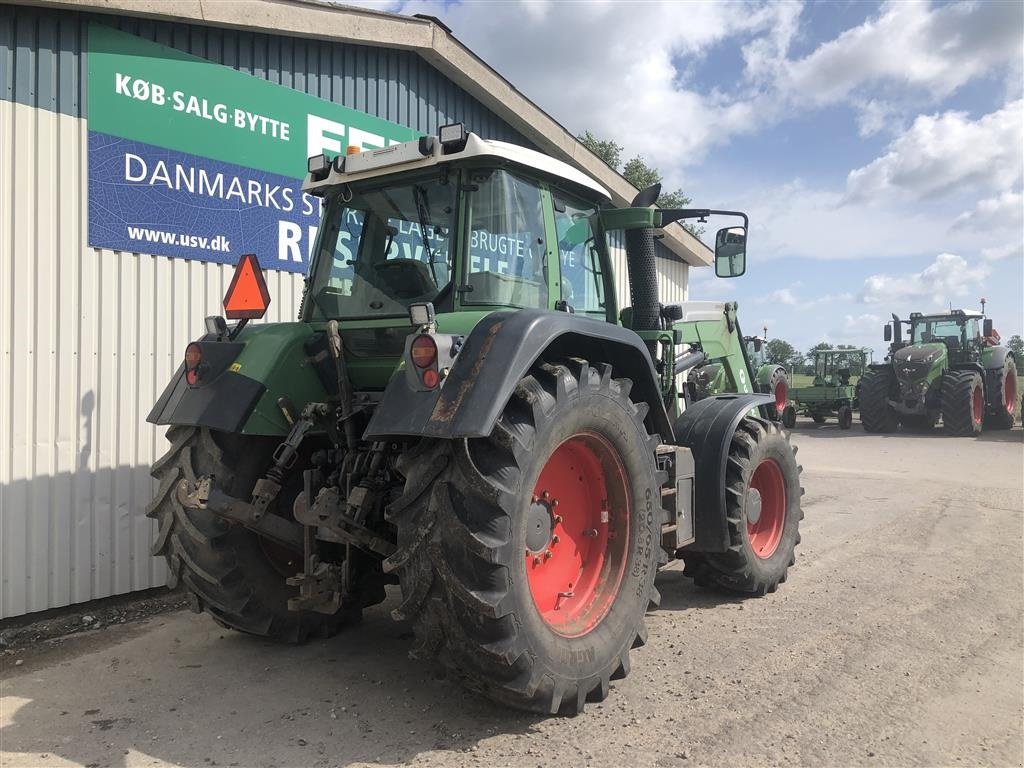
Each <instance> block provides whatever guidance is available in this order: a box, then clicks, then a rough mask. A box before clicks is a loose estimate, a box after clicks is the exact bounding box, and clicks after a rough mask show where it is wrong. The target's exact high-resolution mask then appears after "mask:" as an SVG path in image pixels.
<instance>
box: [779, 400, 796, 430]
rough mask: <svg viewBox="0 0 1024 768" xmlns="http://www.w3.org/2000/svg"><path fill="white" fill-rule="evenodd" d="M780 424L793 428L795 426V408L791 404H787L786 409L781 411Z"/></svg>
mask: <svg viewBox="0 0 1024 768" xmlns="http://www.w3.org/2000/svg"><path fill="white" fill-rule="evenodd" d="M782 426H784V427H785V428H786V429H793V427H795V426H796V408H794V407H793V406H792V405H787V406H786V410H784V411H783V412H782Z"/></svg>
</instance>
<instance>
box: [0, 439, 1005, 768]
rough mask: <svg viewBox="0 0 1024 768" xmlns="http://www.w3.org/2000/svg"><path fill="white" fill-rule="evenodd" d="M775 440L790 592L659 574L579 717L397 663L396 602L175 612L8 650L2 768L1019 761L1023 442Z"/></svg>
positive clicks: (400, 638) (406, 641)
mask: <svg viewBox="0 0 1024 768" xmlns="http://www.w3.org/2000/svg"><path fill="white" fill-rule="evenodd" d="M794 441H795V442H796V443H797V444H798V445H799V446H800V449H801V450H800V459H801V461H802V462H803V464H804V467H805V470H806V471H805V473H804V485H805V486H806V488H807V495H806V496H805V498H804V506H805V510H806V513H807V518H806V520H805V521H804V526H803V544H802V546H801V547H800V550H799V557H798V560H797V565H796V567H795V568H794V569H793V570H792V571H791V577H790V579H789V581H788V583H787V584H785V585H784V587H783V589H782V590H781V591H780V592H778V593H777V594H775V595H770V596H768V597H767V598H763V599H758V600H745V601H741V600H734V599H731V598H728V597H724V596H721V595H714V594H709V593H706V592H702V591H700V590H696V589H695V588H694V587H693V586H692V585H691V584H690V583H689V581H688V580H687V579H685V578H684V577H683V576H682V574H681V573H680V572H679V571H678V570H675V569H672V568H670V569H669V570H666V571H665V572H663V573H662V574H660V576H659V586H660V588H661V591H662V594H663V596H664V599H663V603H662V608H661V609H660V610H659V611H657V612H655V613H652V614H651V615H650V616H649V617H648V624H649V627H650V642H649V644H648V645H647V646H646V647H645V648H642V649H639V650H637V651H634V652H633V672H632V674H631V675H630V677H629V678H627V679H626V680H624V681H620V682H618V683H615V684H613V688H612V693H611V696H610V697H609V698H608V700H607V701H605V702H604V703H603V704H598V705H590V706H589V707H588V709H587V711H586V713H585V714H583V715H581V716H579V717H576V718H572V719H544V718H540V717H534V716H529V715H523V714H520V713H516V712H510V711H507V710H503V709H501V708H498V707H496V706H494V705H491V704H489V703H488V702H486V701H482V700H480V699H478V698H476V697H474V696H471V695H468V694H466V693H464V692H463V691H462V690H461V689H460V688H458V687H457V686H455V685H454V684H452V683H450V682H448V681H447V680H445V679H443V678H442V677H440V676H439V675H437V674H436V673H435V671H434V670H432V669H431V668H430V667H429V666H427V665H425V664H422V663H419V662H414V661H410V660H409V659H408V658H407V655H406V654H407V651H408V649H409V647H410V636H409V631H408V628H407V627H406V626H403V625H401V624H395V623H393V622H392V621H391V620H390V618H389V616H388V611H389V609H390V607H392V606H393V605H394V596H392V599H391V600H390V601H389V602H388V603H387V604H385V605H383V606H378V607H377V608H375V609H372V610H371V611H369V612H368V615H367V617H366V620H365V621H364V623H363V625H362V626H361V627H359V628H357V629H354V630H351V631H349V632H347V633H344V634H342V635H341V636H339V637H337V638H335V639H333V640H330V641H318V642H314V643H312V644H310V645H307V646H304V647H301V648H289V647H281V646H274V645H271V644H269V643H265V642H262V641H259V640H255V639H252V638H247V637H244V636H242V635H239V634H235V633H231V632H227V631H225V630H222V629H220V628H218V627H216V626H215V625H214V624H213V622H212V621H210V619H209V618H208V617H206V616H203V615H194V614H192V613H189V612H187V611H183V610H180V609H178V610H172V611H171V612H169V613H163V614H157V615H156V616H152V617H149V618H143V619H134V618H132V619H130V620H128V621H126V622H125V623H120V621H116V622H113V623H108V624H106V625H104V626H102V628H101V629H88V630H86V631H83V632H78V633H77V634H75V635H73V636H65V637H62V638H57V639H49V640H47V639H45V633H43V634H41V635H40V636H39V638H40V639H38V641H37V642H33V643H32V644H31V646H28V647H24V646H23V647H20V648H14V649H12V648H10V647H9V648H8V649H6V650H5V651H4V652H3V655H2V656H0V659H2V662H3V667H2V670H0V684H2V691H0V694H2V699H0V747H2V750H3V751H2V753H0V764H2V765H3V766H18V765H87V766H107V765H110V766H152V765H183V766H206V765H233V766H250V765H268V766H313V765H324V766H336V765H352V764H356V765H364V764H369V765H394V764H405V763H412V764H416V765H425V766H442V765H444V766H452V765H484V766H503V765H508V766H516V768H532V766H535V765H536V766H553V765H563V766H564V765H573V766H576V765H592V766H616V767H617V766H623V765H630V766H632V765H637V766H664V767H671V766H691V765H722V766H737V765H836V766H839V765H842V766H847V765H898V766H907V765H927V766H933V765H995V766H1007V765H1020V764H1021V763H1022V752H1024V740H1022V722H1024V703H1022V680H1024V669H1022V658H1024V642H1022V615H1024V610H1022V608H1024V605H1022V604H1024V598H1022V581H1024V566H1022V556H1021V555H1022V546H1024V544H1022V527H1024V522H1022V521H1024V499H1022V491H1024V469H1022V467H1024V441H1022V433H1021V430H1020V429H1019V428H1017V429H1015V430H1013V431H1012V432H1009V433H991V434H988V435H983V436H982V437H981V438H980V439H978V440H965V439H950V438H945V437H942V436H940V435H936V436H916V435H900V436H871V435H866V434H864V433H863V432H862V431H861V430H860V428H859V426H855V427H854V429H853V430H851V431H850V432H845V433H840V432H839V430H838V429H837V428H836V426H835V425H834V424H829V425H826V426H824V427H815V426H814V425H813V424H811V422H809V421H806V422H805V421H801V422H800V424H799V425H798V428H797V430H796V432H795V434H794ZM172 607H173V606H172ZM21 631H26V630H25V629H22V630H21Z"/></svg>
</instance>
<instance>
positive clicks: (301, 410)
mask: <svg viewBox="0 0 1024 768" xmlns="http://www.w3.org/2000/svg"><path fill="white" fill-rule="evenodd" d="M304 190H305V191H306V192H307V193H308V194H310V195H313V196H316V197H319V198H321V199H322V201H323V205H324V207H323V216H322V224H321V227H320V230H319V234H318V237H317V240H316V243H315V247H314V253H313V257H312V260H311V265H310V269H309V273H308V277H307V280H306V285H305V290H304V295H303V300H302V304H301V310H300V316H299V319H298V321H297V322H290V323H276V324H262V325H247V324H246V318H249V317H256V316H259V315H260V314H261V312H262V311H264V310H265V307H266V303H267V295H266V291H265V288H264V286H263V285H261V284H260V278H259V275H260V273H259V270H258V266H257V267H255V268H254V265H255V259H253V258H246V259H244V262H243V264H242V267H241V268H240V270H239V271H238V272H236V280H235V281H233V284H232V288H231V289H229V291H228V297H227V298H226V300H225V307H226V309H228V310H229V311H228V313H227V314H228V316H229V317H228V319H233V318H236V317H237V318H242V319H241V320H240V322H239V323H237V324H234V325H232V326H229V325H228V322H227V319H225V318H224V317H220V316H217V317H210V318H207V321H206V327H207V334H206V335H205V336H204V337H203V338H201V339H200V340H198V341H195V342H193V343H191V344H189V345H188V347H187V349H186V350H185V360H184V363H183V365H182V366H181V367H180V369H179V370H178V372H177V374H176V375H175V376H174V379H173V381H172V382H171V383H170V384H169V386H168V387H167V389H166V390H165V392H164V393H163V395H162V396H161V397H160V399H159V401H158V402H157V404H156V406H155V407H154V409H153V411H152V413H151V414H150V416H149V421H151V422H153V423H156V424H165V425H169V426H170V429H169V430H168V434H167V436H168V439H169V440H170V442H171V447H170V450H169V452H168V453H167V455H166V456H164V457H163V458H162V459H160V460H159V461H158V462H157V463H156V465H155V466H154V468H153V475H154V477H155V478H157V479H158V480H159V490H158V492H157V494H156V498H155V499H154V500H153V502H152V503H151V505H150V507H149V514H150V516H152V517H154V518H155V519H156V520H157V521H158V523H159V525H158V529H159V533H158V537H157V541H156V543H155V545H154V552H155V553H157V554H161V555H164V556H165V557H166V559H167V563H168V566H169V573H170V581H171V583H172V584H174V583H176V582H181V583H182V584H183V585H184V587H185V589H186V590H187V591H188V592H189V593H190V594H191V596H192V604H193V607H194V608H195V609H196V610H203V611H206V612H208V613H209V614H210V615H211V616H212V617H213V619H214V620H215V621H217V622H218V623H219V624H221V625H223V626H226V627H231V628H234V629H237V630H241V631H243V632H248V633H251V634H254V635H258V636H261V637H266V638H271V639H274V640H281V641H292V642H297V641H302V640H305V639H306V638H308V637H311V636H317V637H322V636H328V635H331V634H333V633H334V632H336V631H337V630H339V629H340V628H341V627H342V626H344V625H345V624H346V623H351V622H353V621H355V620H357V619H358V618H359V617H360V615H361V612H362V610H363V609H364V608H366V607H367V606H371V605H374V604H377V603H380V602H381V601H383V600H384V599H385V587H386V586H387V585H389V584H397V585H399V587H400V591H401V602H400V604H398V606H397V608H395V609H394V611H393V615H394V617H395V618H396V619H399V620H405V621H408V622H409V623H410V624H411V627H412V631H413V634H414V636H415V650H414V651H413V653H414V655H416V656H417V657H420V658H427V659H436V661H437V662H438V663H439V664H441V665H442V666H443V667H444V668H446V669H447V670H449V672H450V674H451V675H452V676H453V677H454V678H456V679H459V680H461V681H462V682H463V683H464V684H465V685H466V686H467V687H469V688H470V689H472V690H475V691H478V692H481V693H483V694H484V695H486V696H488V697H490V698H492V699H494V700H496V701H499V702H503V703H505V704H507V705H510V706H513V707H517V708H521V709H525V710H531V711H539V712H544V713H552V714H554V713H563V714H571V713H576V712H579V711H581V710H582V709H583V707H584V704H585V703H586V702H588V701H600V700H602V699H603V698H604V697H605V696H606V695H607V694H608V690H609V683H610V681H612V680H615V679H618V678H621V677H624V676H625V675H626V674H628V673H629V664H630V662H629V652H630V649H632V648H635V647H638V646H641V645H643V644H644V643H645V641H646V639H647V632H646V630H645V627H644V614H645V612H646V611H647V610H648V608H649V607H650V606H652V605H657V603H658V600H659V595H658V591H657V590H656V589H655V586H654V577H655V573H656V571H657V570H658V569H659V568H660V567H661V566H662V565H664V564H665V563H667V562H668V561H669V559H671V558H682V559H683V560H684V561H685V562H684V567H685V573H687V574H689V575H690V576H691V577H692V578H693V579H694V580H695V582H696V583H697V584H699V585H701V586H706V587H711V588H716V589H725V590H730V591H732V592H735V593H738V594H740V595H764V594H766V593H769V592H774V591H775V590H776V588H777V587H778V586H779V584H781V583H782V582H783V581H785V579H786V575H787V571H788V568H789V566H790V565H792V564H793V561H794V549H795V547H796V544H797V543H798V541H799V530H798V529H799V524H800V519H801V518H802V512H801V508H800V497H801V494H802V489H801V487H800V479H799V472H800V468H799V467H798V465H797V462H796V459H795V455H794V453H795V452H794V449H793V448H792V447H791V446H790V444H789V442H788V439H787V437H786V436H785V435H784V434H783V433H782V432H781V431H780V429H779V427H778V426H777V425H776V424H774V423H772V422H771V421H769V420H768V419H767V418H765V417H764V408H765V407H766V406H768V405H769V404H771V403H772V402H773V401H772V398H771V397H770V396H766V395H761V394H756V393H752V392H750V387H749V384H748V386H747V387H746V390H745V391H743V392H742V393H740V394H732V395H728V396H725V397H713V398H708V399H706V400H703V401H701V402H699V403H695V404H693V405H692V406H690V407H689V408H686V409H685V412H683V407H684V403H685V393H684V392H681V391H680V390H679V389H678V388H677V385H676V382H677V380H678V379H679V378H680V374H682V373H683V372H684V371H686V370H689V369H690V368H692V367H694V366H696V365H698V364H700V363H701V362H703V361H704V360H705V358H706V355H707V354H709V353H710V354H718V353H720V350H719V349H718V348H717V347H716V344H720V343H723V342H724V343H728V339H724V340H723V339H719V338H716V337H715V335H714V332H713V329H710V328H709V329H705V330H707V332H706V333H705V334H704V336H702V337H700V338H698V337H699V336H700V330H698V329H697V327H696V325H693V324H691V325H690V326H688V327H684V326H685V324H681V322H680V321H681V318H682V315H683V314H684V310H683V308H682V307H679V306H663V305H662V304H661V303H660V302H659V300H658V295H657V272H656V265H655V239H654V232H655V229H656V228H658V227H662V226H665V225H667V224H668V223H670V222H673V221H680V220H683V219H687V218H700V217H705V216H707V215H709V214H711V213H724V214H728V215H734V216H740V217H742V218H743V226H732V227H727V228H725V229H723V230H722V231H720V232H719V234H718V237H717V239H716V249H715V264H716V272H717V273H718V274H719V275H720V276H723V277H732V276H737V275H740V274H742V273H743V271H744V266H745V259H746V250H745V240H746V216H745V215H743V214H738V213H733V212H713V211H709V210H707V209H678V210H656V209H655V208H654V207H653V204H654V201H655V200H656V199H657V196H658V191H659V190H658V188H657V187H652V188H650V189H647V190H644V191H643V192H641V193H640V194H639V195H638V196H637V198H636V200H634V202H633V207H630V208H623V209H613V208H609V207H608V201H609V195H608V193H607V192H606V190H605V189H604V188H603V187H601V185H599V184H598V183H597V182H595V181H594V180H593V179H591V178H589V177H588V176H586V175H584V174H582V173H580V172H579V171H577V170H576V169H574V168H572V167H570V166H569V165H566V164H564V163H561V162H559V161H556V160H554V159H552V158H550V157H547V156H545V155H542V154H540V153H537V152H533V151H530V150H527V149H524V148H522V147H518V146H513V145H509V144H504V143H501V142H496V141H487V140H483V139H481V138H479V137H477V136H475V135H474V134H472V133H466V132H465V131H464V130H463V129H462V126H460V125H452V126H445V127H443V128H442V129H441V131H440V133H439V135H438V136H437V137H431V136H426V137H423V138H420V139H419V140H417V141H412V142H408V143H405V144H396V145H394V146H390V147H387V148H386V149H381V150H373V151H365V152H361V153H357V154H350V155H348V156H339V157H336V158H333V159H330V158H328V157H326V156H317V157H313V158H310V160H309V168H308V175H307V177H306V180H305V182H304ZM614 230H623V231H624V238H625V241H626V248H627V254H628V259H627V266H628V272H629V275H628V276H629V287H630V295H631V301H632V310H631V311H626V312H623V313H622V317H623V318H627V319H628V322H627V323H626V324H622V323H621V322H620V313H619V308H618V307H617V306H616V298H615V297H616V292H615V284H614V282H613V275H612V260H611V258H610V255H609V248H608V237H607V235H608V233H609V232H611V231H614ZM239 286H242V288H240V287H239ZM245 286H248V287H249V288H253V286H255V288H253V290H251V291H250V292H249V294H247V295H245V296H241V297H239V296H238V295H237V293H238V291H240V290H243V288H244V287H245ZM233 292H234V293H233ZM688 334H689V338H691V342H686V341H685V340H684V339H685V338H687V335H688Z"/></svg>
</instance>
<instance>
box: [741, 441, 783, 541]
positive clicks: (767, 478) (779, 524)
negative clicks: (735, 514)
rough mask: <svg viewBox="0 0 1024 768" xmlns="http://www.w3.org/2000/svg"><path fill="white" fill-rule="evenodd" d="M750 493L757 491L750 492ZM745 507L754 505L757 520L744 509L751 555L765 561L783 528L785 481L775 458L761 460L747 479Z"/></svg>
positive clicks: (779, 538)
mask: <svg viewBox="0 0 1024 768" xmlns="http://www.w3.org/2000/svg"><path fill="white" fill-rule="evenodd" d="M753 492H756V494H755V493H753ZM747 504H748V505H754V507H755V508H756V511H757V515H756V519H753V520H751V510H750V509H748V510H747V538H748V539H749V540H750V548H751V549H753V550H754V554H755V555H757V556H758V557H759V558H761V559H762V560H767V559H768V558H769V557H771V556H772V555H774V554H775V550H777V549H778V548H779V542H780V541H781V540H782V530H783V528H785V527H786V506H787V505H786V481H785V478H784V477H783V476H782V468H781V467H780V466H779V465H778V464H777V463H776V462H775V460H774V459H764V460H763V461H762V462H761V463H760V464H758V465H757V469H755V470H754V475H753V477H751V478H750V489H749V490H748V492H747Z"/></svg>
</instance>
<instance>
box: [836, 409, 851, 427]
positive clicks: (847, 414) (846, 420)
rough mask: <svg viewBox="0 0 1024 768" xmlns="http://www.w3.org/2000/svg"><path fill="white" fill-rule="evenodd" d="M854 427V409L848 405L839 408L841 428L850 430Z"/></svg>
mask: <svg viewBox="0 0 1024 768" xmlns="http://www.w3.org/2000/svg"><path fill="white" fill-rule="evenodd" d="M852 426H853V409H852V408H850V406H848V405H841V406H839V428H840V429H849V428H850V427H852Z"/></svg>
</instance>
